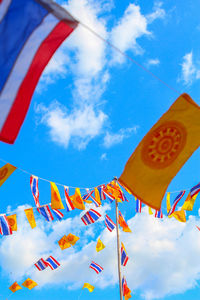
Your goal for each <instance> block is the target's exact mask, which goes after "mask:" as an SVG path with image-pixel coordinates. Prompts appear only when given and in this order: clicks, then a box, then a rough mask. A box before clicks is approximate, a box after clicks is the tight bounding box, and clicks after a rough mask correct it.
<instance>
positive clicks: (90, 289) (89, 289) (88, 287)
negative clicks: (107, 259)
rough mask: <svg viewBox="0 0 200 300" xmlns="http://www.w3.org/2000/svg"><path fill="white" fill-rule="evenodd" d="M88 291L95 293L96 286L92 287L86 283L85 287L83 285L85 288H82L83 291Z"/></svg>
mask: <svg viewBox="0 0 200 300" xmlns="http://www.w3.org/2000/svg"><path fill="white" fill-rule="evenodd" d="M85 288H86V289H88V291H89V292H90V293H91V292H93V291H94V286H93V285H91V284H89V283H87V282H86V283H84V285H83V287H82V289H85Z"/></svg>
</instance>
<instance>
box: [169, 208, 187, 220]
mask: <svg viewBox="0 0 200 300" xmlns="http://www.w3.org/2000/svg"><path fill="white" fill-rule="evenodd" d="M169 217H174V218H175V219H176V220H177V221H179V222H184V223H185V222H186V216H185V211H184V210H183V209H181V210H177V211H175V212H173V214H171V216H169Z"/></svg>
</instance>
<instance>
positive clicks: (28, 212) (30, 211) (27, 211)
mask: <svg viewBox="0 0 200 300" xmlns="http://www.w3.org/2000/svg"><path fill="white" fill-rule="evenodd" d="M24 212H25V214H26V217H27V219H28V221H29V224H30V226H31V228H32V229H33V228H35V227H36V222H35V217H34V213H33V209H32V208H27V209H25V210H24Z"/></svg>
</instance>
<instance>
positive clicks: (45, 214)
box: [38, 205, 54, 222]
mask: <svg viewBox="0 0 200 300" xmlns="http://www.w3.org/2000/svg"><path fill="white" fill-rule="evenodd" d="M38 211H39V213H40V214H41V215H42V216H43V217H44V218H45V219H46V220H47V221H48V222H50V221H53V219H54V218H53V215H52V213H51V211H50V208H49V205H43V206H40V207H39V208H38Z"/></svg>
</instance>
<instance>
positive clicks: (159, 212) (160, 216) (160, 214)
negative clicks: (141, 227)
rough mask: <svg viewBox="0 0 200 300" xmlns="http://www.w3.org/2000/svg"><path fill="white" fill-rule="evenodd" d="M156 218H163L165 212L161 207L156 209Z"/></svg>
mask: <svg viewBox="0 0 200 300" xmlns="http://www.w3.org/2000/svg"><path fill="white" fill-rule="evenodd" d="M155 218H158V219H162V218H163V213H162V210H161V209H159V210H157V209H156V211H155Z"/></svg>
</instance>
